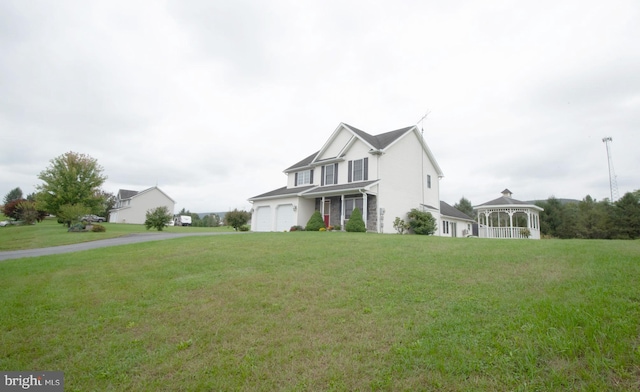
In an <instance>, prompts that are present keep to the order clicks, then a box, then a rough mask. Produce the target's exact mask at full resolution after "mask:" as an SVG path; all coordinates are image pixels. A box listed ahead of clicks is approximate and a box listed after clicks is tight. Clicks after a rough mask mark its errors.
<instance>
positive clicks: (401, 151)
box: [249, 123, 443, 233]
mask: <svg viewBox="0 0 640 392" xmlns="http://www.w3.org/2000/svg"><path fill="white" fill-rule="evenodd" d="M284 173H285V174H286V175H287V185H286V186H284V187H282V188H279V189H276V190H273V191H270V192H267V193H263V194H260V195H258V196H254V197H252V198H250V199H249V201H250V202H251V203H253V209H252V218H251V227H252V230H254V231H286V230H289V229H290V228H291V226H294V225H300V226H305V225H306V223H307V221H308V220H309V218H310V217H311V215H312V214H313V212H314V211H316V210H318V211H320V212H321V213H322V215H323V217H324V220H325V224H326V225H327V226H328V225H331V226H337V225H339V226H340V227H341V228H342V229H344V226H345V223H346V222H347V221H348V220H349V218H350V216H351V213H352V212H353V210H354V208H355V207H358V208H359V209H360V211H362V215H363V218H364V221H365V223H366V226H367V230H368V231H371V232H377V233H395V232H396V230H395V229H394V228H393V221H394V219H395V217H400V218H402V219H405V220H406V214H407V213H408V212H409V211H410V210H411V209H412V208H417V209H422V210H423V211H428V212H430V213H431V214H432V215H433V216H434V217H435V218H436V220H437V221H438V225H439V226H440V224H441V218H440V211H439V210H440V178H441V177H442V176H443V174H442V170H441V169H440V166H438V163H437V162H436V160H435V157H434V156H433V154H432V153H431V150H430V149H429V147H428V146H427V144H426V143H425V141H424V139H423V137H422V134H421V132H420V130H418V128H417V127H416V126H410V127H406V128H402V129H398V130H395V131H391V132H386V133H382V134H379V135H375V136H374V135H370V134H368V133H366V132H364V131H361V130H359V129H357V128H354V127H352V126H350V125H347V124H344V123H341V124H340V125H338V127H337V128H336V130H335V131H334V132H333V134H331V136H330V137H329V140H327V142H326V143H325V144H324V145H323V146H322V147H321V148H320V150H319V151H318V152H315V153H313V154H311V155H310V156H308V157H307V158H305V159H303V160H301V161H300V162H298V163H296V164H295V165H293V166H291V167H289V168H288V169H286V170H285V171H284Z"/></svg>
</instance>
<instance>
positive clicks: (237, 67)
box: [0, 0, 640, 212]
mask: <svg viewBox="0 0 640 392" xmlns="http://www.w3.org/2000/svg"><path fill="white" fill-rule="evenodd" d="M639 42H640V2H638V1H637V0H628V1H625V0H612V1H594V0H576V1H557V0H552V1H517V2H515V1H433V0H429V1H405V0H394V1H376V0H366V1H349V0H340V1H331V0H330V1H314V2H307V1H293V0H292V1H280V0H270V1H253V0H241V1H237V0H234V1H231V0H225V1H208V0H201V1H200V0H175V1H172V0H167V1H155V0H154V1H151V0H141V1H135V0H134V1H131V0H126V1H119V0H115V1H114V0H109V1H70V0H55V1H53V0H51V1H35V0H33V1H32V0H30V1H25V0H15V1H14V0H0V146H1V149H0V196H2V197H4V195H5V194H6V193H7V192H9V191H10V190H11V189H13V188H15V187H18V186H19V187H20V188H21V189H22V190H23V192H24V193H25V195H26V194H27V193H31V192H33V191H34V190H35V185H36V184H38V183H39V180H38V179H37V176H38V173H40V172H41V171H42V170H44V169H45V168H46V167H47V166H48V165H49V161H50V160H51V159H53V158H55V157H57V156H59V155H61V154H64V153H65V152H68V151H75V152H80V153H85V154H88V155H90V156H92V157H94V158H96V159H97V160H98V162H99V163H100V164H101V165H102V166H103V167H104V170H105V174H106V175H107V176H108V180H107V182H106V183H105V184H104V189H105V190H106V191H108V192H112V193H117V191H118V189H131V190H138V191H141V190H144V189H146V188H149V187H151V186H154V185H156V184H157V185H158V186H159V187H160V189H162V190H163V191H165V192H166V193H167V194H169V195H170V196H171V197H172V198H173V199H175V200H176V202H177V205H176V211H178V210H179V209H181V208H183V207H184V208H186V209H188V210H191V211H192V212H210V211H216V212H217V211H227V210H229V209H233V208H245V209H249V208H251V205H250V204H249V203H248V202H247V198H249V197H252V196H255V195H258V194H261V193H264V192H267V191H270V190H273V189H276V188H279V187H282V186H284V185H286V177H285V175H284V174H283V173H282V172H283V170H284V169H286V168H287V167H289V166H291V165H292V164H294V163H296V162H298V161H299V160H301V159H302V158H304V157H306V156H308V155H310V154H311V153H313V152H315V151H317V150H318V149H320V147H322V145H323V144H324V142H325V141H326V140H327V139H328V138H329V136H330V135H331V133H332V132H333V131H334V130H335V129H336V127H337V126H338V125H339V124H340V122H345V123H347V124H350V125H352V126H354V127H356V128H359V129H361V130H363V131H365V132H368V133H371V134H378V133H383V132H387V131H391V130H395V129H399V128H402V127H405V126H409V125H413V124H416V123H418V121H419V120H420V118H421V117H422V116H423V115H424V114H425V113H426V112H427V111H429V112H430V114H429V115H428V117H427V118H426V120H424V122H423V123H420V124H419V126H421V127H422V126H423V127H424V137H425V140H426V142H427V144H428V145H429V146H430V148H431V150H432V151H433V153H434V155H435V157H436V159H437V161H438V163H439V165H440V167H441V168H442V170H443V172H444V175H445V176H444V178H443V179H442V180H441V182H440V189H441V192H440V193H441V199H442V200H444V201H447V202H449V203H450V204H454V203H456V202H457V201H459V200H460V198H461V197H462V196H464V197H466V198H467V199H469V200H470V201H471V202H472V203H473V204H474V205H477V204H481V203H483V202H486V201H489V200H492V199H495V198H496V197H499V196H500V192H501V191H502V190H503V189H504V188H509V189H510V190H511V191H512V192H513V196H514V198H516V199H519V200H531V199H546V198H548V197H549V196H552V195H553V196H555V197H558V198H575V199H582V198H583V197H585V196H586V195H587V194H589V195H591V196H592V197H594V198H596V199H598V200H602V199H604V198H607V197H609V175H608V173H609V171H608V167H607V153H606V147H605V144H604V143H603V142H602V138H603V137H605V136H610V137H612V138H613V142H612V143H611V149H612V153H613V161H614V165H615V172H616V174H617V183H618V188H619V193H620V196H622V195H623V194H624V193H625V192H628V191H633V190H635V189H640V170H639V168H640V153H639V151H638V150H639V147H640V43H639Z"/></svg>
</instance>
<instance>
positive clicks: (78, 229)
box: [67, 223, 85, 233]
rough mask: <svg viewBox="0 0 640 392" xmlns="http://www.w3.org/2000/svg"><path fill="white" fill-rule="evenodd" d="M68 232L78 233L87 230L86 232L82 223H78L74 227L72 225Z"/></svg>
mask: <svg viewBox="0 0 640 392" xmlns="http://www.w3.org/2000/svg"><path fill="white" fill-rule="evenodd" d="M67 231H69V232H74V233H78V232H81V231H85V230H84V225H83V224H82V223H76V224H74V225H73V226H71V225H70V226H69V228H68V229H67Z"/></svg>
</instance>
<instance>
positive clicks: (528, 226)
mask: <svg viewBox="0 0 640 392" xmlns="http://www.w3.org/2000/svg"><path fill="white" fill-rule="evenodd" d="M511 195H512V193H511V191H510V190H508V189H505V190H504V191H502V197H499V198H497V199H495V200H491V201H488V202H486V203H484V204H480V205H478V206H475V207H473V208H474V210H476V211H477V212H478V236H479V237H480V238H531V239H534V240H539V239H540V211H544V210H543V209H542V208H540V207H538V206H537V205H535V204H530V203H527V202H523V201H520V200H516V199H513V198H512V197H511Z"/></svg>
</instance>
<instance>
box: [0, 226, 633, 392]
mask: <svg viewBox="0 0 640 392" xmlns="http://www.w3.org/2000/svg"><path fill="white" fill-rule="evenodd" d="M0 235H3V234H0ZM639 282H640V241H596V240H592V241H581V240H566V241H560V240H543V241H528V240H487V239H451V238H438V237H422V236H399V235H375V234H355V233H340V232H327V233H315V232H314V233H309V232H294V233H253V234H248V235H242V236H207V237H188V238H180V239H174V240H167V241H161V242H154V243H141V244H134V245H127V246H120V247H111V248H104V249H97V250H92V251H85V252H80V253H75V254H64V255H55V256H49V257H40V258H30V259H22V260H9V261H4V262H0V286H1V287H2V290H1V291H0V315H1V316H0V328H1V330H2V334H1V335H0V336H1V337H0V369H2V370H62V371H64V373H65V384H66V385H65V391H125V390H126V391H163V390H164V391H175V390H184V391H210V390H225V391H226V390H247V391H249V390H251V391H254V390H258V391H273V390H282V391H298V390H335V391H354V390H388V391H398V390H400V391H402V390H407V391H414V390H434V391H469V390H471V391H475V390H479V391H562V390H565V391H573V390H585V391H605V390H606V391H638V389H639V388H640V381H639V380H640V283H639Z"/></svg>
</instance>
